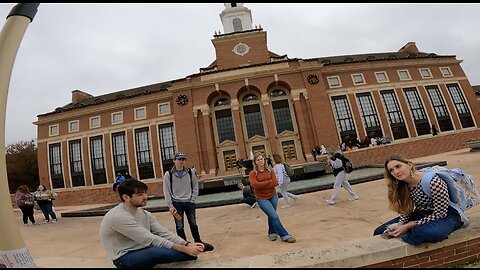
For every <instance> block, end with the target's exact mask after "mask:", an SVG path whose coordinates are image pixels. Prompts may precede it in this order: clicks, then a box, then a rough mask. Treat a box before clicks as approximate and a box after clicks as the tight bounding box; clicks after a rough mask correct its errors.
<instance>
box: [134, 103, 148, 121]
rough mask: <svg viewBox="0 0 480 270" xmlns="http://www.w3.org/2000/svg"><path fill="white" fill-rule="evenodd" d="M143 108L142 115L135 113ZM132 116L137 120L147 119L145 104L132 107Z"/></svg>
mask: <svg viewBox="0 0 480 270" xmlns="http://www.w3.org/2000/svg"><path fill="white" fill-rule="evenodd" d="M142 110H143V116H140V117H139V116H138V115H137V113H138V112H140V111H142ZM133 117H134V120H135V121H137V120H144V119H147V107H146V106H143V107H139V108H135V109H133Z"/></svg>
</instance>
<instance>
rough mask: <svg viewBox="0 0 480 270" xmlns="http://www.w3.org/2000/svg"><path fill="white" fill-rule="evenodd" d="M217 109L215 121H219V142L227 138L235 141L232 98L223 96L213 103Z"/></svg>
mask: <svg viewBox="0 0 480 270" xmlns="http://www.w3.org/2000/svg"><path fill="white" fill-rule="evenodd" d="M213 107H214V110H215V121H216V123H217V134H218V142H219V143H222V142H223V141H225V140H230V141H235V129H234V127H233V118H232V110H231V108H230V100H229V99H227V98H221V99H219V100H217V101H216V102H215V104H214V105H213Z"/></svg>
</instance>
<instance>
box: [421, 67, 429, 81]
mask: <svg viewBox="0 0 480 270" xmlns="http://www.w3.org/2000/svg"><path fill="white" fill-rule="evenodd" d="M419 70H420V75H422V78H423V79H429V78H432V73H431V72H430V69H428V68H420V69H419Z"/></svg>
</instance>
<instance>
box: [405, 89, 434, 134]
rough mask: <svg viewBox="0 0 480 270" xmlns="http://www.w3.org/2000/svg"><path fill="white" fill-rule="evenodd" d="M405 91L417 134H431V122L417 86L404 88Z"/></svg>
mask: <svg viewBox="0 0 480 270" xmlns="http://www.w3.org/2000/svg"><path fill="white" fill-rule="evenodd" d="M403 92H404V93H405V97H406V98H407V102H408V106H409V107H410V112H411V114H412V117H413V122H414V124H415V129H416V130H417V136H421V135H426V134H430V123H429V122H428V119H427V114H426V112H425V108H424V107H423V104H422V100H421V99H420V95H419V94H418V91H417V89H416V88H415V87H411V88H404V89H403Z"/></svg>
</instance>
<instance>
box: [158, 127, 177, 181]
mask: <svg viewBox="0 0 480 270" xmlns="http://www.w3.org/2000/svg"><path fill="white" fill-rule="evenodd" d="M158 136H159V137H160V151H161V152H162V168H163V171H164V172H166V171H168V170H170V168H171V167H172V166H173V157H174V156H175V151H176V149H177V145H176V143H175V129H174V128H173V123H168V124H163V125H159V126H158Z"/></svg>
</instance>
